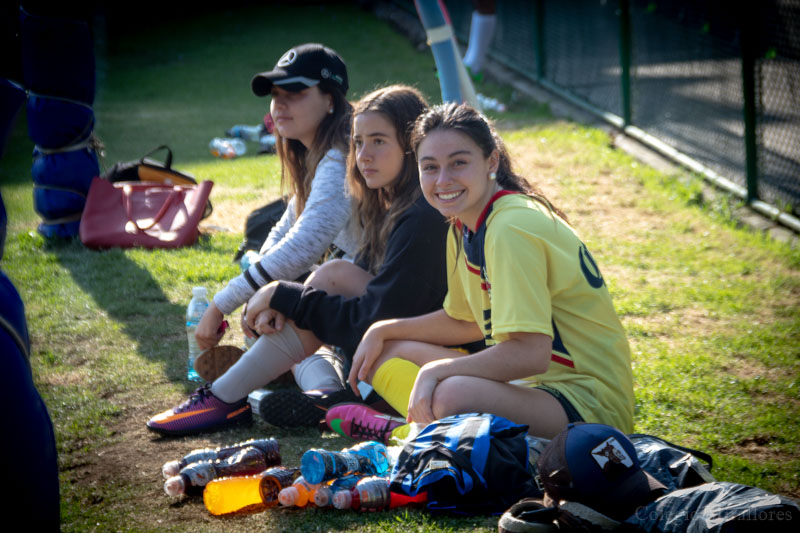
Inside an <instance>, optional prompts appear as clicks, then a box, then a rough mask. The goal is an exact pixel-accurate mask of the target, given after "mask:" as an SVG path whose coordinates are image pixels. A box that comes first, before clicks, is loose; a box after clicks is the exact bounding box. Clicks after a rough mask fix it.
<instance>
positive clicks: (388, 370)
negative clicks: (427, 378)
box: [372, 358, 419, 416]
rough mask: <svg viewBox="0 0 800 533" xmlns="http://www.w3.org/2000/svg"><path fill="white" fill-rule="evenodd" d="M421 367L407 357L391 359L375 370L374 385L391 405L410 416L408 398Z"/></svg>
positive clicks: (404, 414)
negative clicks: (407, 359) (406, 358)
mask: <svg viewBox="0 0 800 533" xmlns="http://www.w3.org/2000/svg"><path fill="white" fill-rule="evenodd" d="M417 373H419V367H418V366H417V365H415V364H414V363H412V362H411V361H406V360H405V359H397V358H395V359H389V360H388V361H386V362H385V363H383V364H382V365H381V366H380V367H378V369H377V370H376V371H375V376H374V377H373V378H372V386H373V387H374V388H375V391H376V392H377V393H378V394H380V395H381V397H382V398H383V399H384V400H386V401H387V402H388V403H389V405H391V406H392V407H394V408H395V410H396V411H397V412H398V413H400V414H402V415H403V416H408V399H409V398H410V397H411V389H412V388H413V387H414V380H415V379H417Z"/></svg>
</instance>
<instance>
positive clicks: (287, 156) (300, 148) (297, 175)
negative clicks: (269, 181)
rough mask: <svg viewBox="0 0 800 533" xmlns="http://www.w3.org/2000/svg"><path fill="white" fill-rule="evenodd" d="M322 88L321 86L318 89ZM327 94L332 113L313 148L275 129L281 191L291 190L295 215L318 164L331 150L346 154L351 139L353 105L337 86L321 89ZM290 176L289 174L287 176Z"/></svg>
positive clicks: (319, 130)
mask: <svg viewBox="0 0 800 533" xmlns="http://www.w3.org/2000/svg"><path fill="white" fill-rule="evenodd" d="M318 87H319V86H318ZM319 90H320V91H322V92H323V93H325V94H329V95H331V100H332V105H333V113H330V114H328V115H325V118H324V119H322V122H320V124H319V126H317V133H316V135H315V136H314V142H313V143H311V148H306V147H305V145H303V143H302V142H300V141H298V140H296V139H285V138H283V137H281V135H280V133H278V130H277V129H275V146H276V151H277V152H278V157H279V158H280V161H281V191H286V190H287V189H288V191H289V193H290V194H291V195H294V197H295V214H296V215H298V216H299V215H300V213H302V212H303V208H304V207H305V205H306V200H307V199H308V195H309V194H310V193H311V180H313V179H314V173H315V172H316V171H317V165H318V164H319V162H320V160H321V159H322V158H323V157H324V156H325V153H326V152H327V151H328V150H330V149H331V148H336V149H337V150H339V151H341V152H342V153H343V154H344V153H347V143H348V137H349V136H350V120H351V118H352V114H353V106H352V105H350V102H348V101H347V98H345V95H344V93H343V92H341V91H340V90H338V89H336V88H335V87H325V88H322V87H319ZM287 174H288V175H287Z"/></svg>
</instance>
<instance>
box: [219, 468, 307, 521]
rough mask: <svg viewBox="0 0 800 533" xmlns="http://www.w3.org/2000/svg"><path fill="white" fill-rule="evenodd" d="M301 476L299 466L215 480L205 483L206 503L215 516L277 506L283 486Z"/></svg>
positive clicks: (289, 484)
mask: <svg viewBox="0 0 800 533" xmlns="http://www.w3.org/2000/svg"><path fill="white" fill-rule="evenodd" d="M299 475H300V470H299V469H297V468H287V467H284V466H276V467H274V468H270V469H269V470H265V471H263V472H262V473H260V474H258V475H255V476H244V477H223V478H219V479H215V480H213V481H211V482H209V484H208V485H206V488H205V490H204V491H203V503H205V505H206V509H208V512H209V513H211V514H213V515H223V514H232V513H251V512H259V511H264V510H266V509H269V508H270V507H275V506H276V505H278V494H280V492H281V489H284V488H286V487H289V486H291V484H292V483H293V482H294V480H295V479H296V478H297V476H299Z"/></svg>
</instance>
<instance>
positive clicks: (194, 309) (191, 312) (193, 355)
mask: <svg viewBox="0 0 800 533" xmlns="http://www.w3.org/2000/svg"><path fill="white" fill-rule="evenodd" d="M206 309H208V297H207V296H206V288H205V287H194V288H193V289H192V301H191V302H189V307H187V308H186V336H187V338H188V341H189V360H188V362H187V372H186V379H188V380H189V381H198V382H202V381H203V378H201V377H200V376H199V375H198V374H197V371H196V370H195V369H194V360H195V359H197V356H198V355H200V351H201V350H200V348H198V347H197V339H195V338H194V332H195V331H197V325H198V324H199V323H200V319H201V318H203V313H205V312H206Z"/></svg>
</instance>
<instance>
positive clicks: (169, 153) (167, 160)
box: [139, 144, 172, 170]
mask: <svg viewBox="0 0 800 533" xmlns="http://www.w3.org/2000/svg"><path fill="white" fill-rule="evenodd" d="M159 150H166V151H167V157H166V158H165V159H164V168H166V169H167V170H172V150H170V148H169V146H167V145H166V144H162V145H161V146H159V147H158V148H153V149H152V150H150V151H149V152H147V153H146V154H144V155H143V156H142V158H141V159H140V160H139V163H140V164H144V160H145V158H146V157H147V156H150V155H153V154H154V153H156V152H158V151H159Z"/></svg>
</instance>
